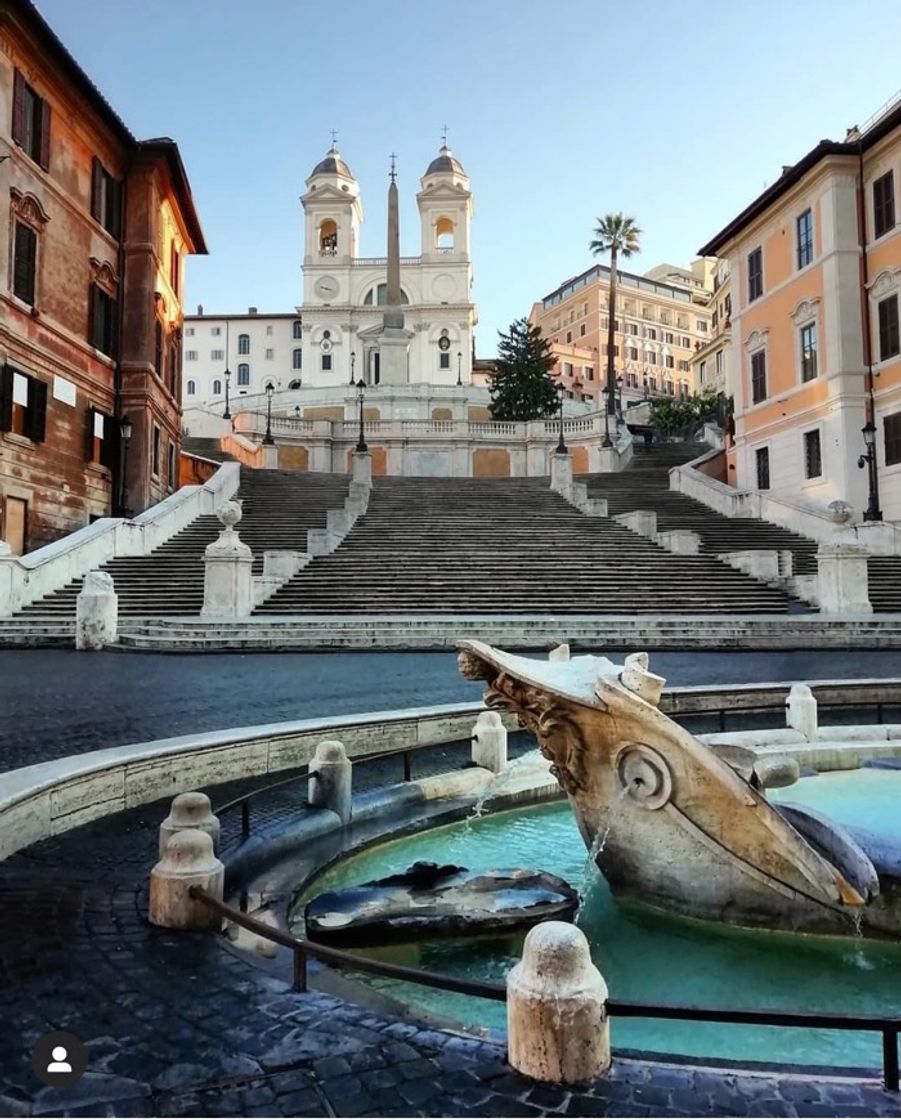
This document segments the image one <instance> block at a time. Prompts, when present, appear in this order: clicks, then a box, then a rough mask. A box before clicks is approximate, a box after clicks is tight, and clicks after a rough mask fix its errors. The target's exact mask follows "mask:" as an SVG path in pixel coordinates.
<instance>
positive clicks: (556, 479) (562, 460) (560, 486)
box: [551, 451, 573, 494]
mask: <svg viewBox="0 0 901 1120" xmlns="http://www.w3.org/2000/svg"><path fill="white" fill-rule="evenodd" d="M572 488H573V461H572V459H571V458H570V455H569V452H568V451H563V452H558V451H555V452H554V454H553V455H551V489H552V490H556V491H557V493H558V494H570V493H571V492H572Z"/></svg>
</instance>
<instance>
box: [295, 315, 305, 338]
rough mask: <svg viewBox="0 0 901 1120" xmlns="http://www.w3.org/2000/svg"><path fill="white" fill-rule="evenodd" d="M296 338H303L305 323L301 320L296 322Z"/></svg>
mask: <svg viewBox="0 0 901 1120" xmlns="http://www.w3.org/2000/svg"><path fill="white" fill-rule="evenodd" d="M294 337H295V338H303V323H302V322H301V321H300V319H295V320H294Z"/></svg>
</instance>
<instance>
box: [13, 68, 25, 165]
mask: <svg viewBox="0 0 901 1120" xmlns="http://www.w3.org/2000/svg"><path fill="white" fill-rule="evenodd" d="M13 140H14V141H15V142H16V143H17V144H18V145H19V147H20V148H21V147H22V145H23V144H24V143H25V79H24V78H23V77H22V75H21V73H20V72H19V71H18V70H17V71H16V73H15V78H14V79H13Z"/></svg>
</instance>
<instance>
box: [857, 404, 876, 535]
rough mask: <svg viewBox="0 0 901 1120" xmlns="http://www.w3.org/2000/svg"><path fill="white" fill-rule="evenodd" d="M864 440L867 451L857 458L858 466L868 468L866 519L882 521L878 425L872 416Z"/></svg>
mask: <svg viewBox="0 0 901 1120" xmlns="http://www.w3.org/2000/svg"><path fill="white" fill-rule="evenodd" d="M862 430H863V441H864V444H865V446H866V451H865V453H864V454H863V455H861V456H860V458H859V459H858V460H857V465H858V467H864V466H865V467H866V468H867V483H868V491H869V493H868V498H867V508H866V509H865V510H864V514H863V519H864V521H881V520H882V510H881V509H880V508H879V476H878V475H877V473H876V425H875V424H874V423H873V420H872V418H870V419H868V420H867V422H866V424H864V426H863V429H862Z"/></svg>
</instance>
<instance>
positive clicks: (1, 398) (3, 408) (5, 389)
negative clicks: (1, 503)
mask: <svg viewBox="0 0 901 1120" xmlns="http://www.w3.org/2000/svg"><path fill="white" fill-rule="evenodd" d="M17 76H18V75H17ZM12 426H13V367H12V366H4V367H3V369H2V370H0V432H8V431H9V430H10V428H12Z"/></svg>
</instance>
